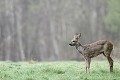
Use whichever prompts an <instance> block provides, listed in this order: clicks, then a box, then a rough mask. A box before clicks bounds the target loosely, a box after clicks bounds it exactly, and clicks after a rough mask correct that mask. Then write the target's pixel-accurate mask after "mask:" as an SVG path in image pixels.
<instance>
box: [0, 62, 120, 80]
mask: <svg viewBox="0 0 120 80" xmlns="http://www.w3.org/2000/svg"><path fill="white" fill-rule="evenodd" d="M0 80H120V62H119V61H116V62H115V63H114V72H113V73H110V72H109V65H108V62H107V61H92V63H91V70H90V73H85V63H84V62H76V61H66V62H64V61H63V62H33V63H28V62H17V63H14V62H0Z"/></svg>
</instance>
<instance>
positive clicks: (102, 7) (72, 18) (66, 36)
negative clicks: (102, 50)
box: [0, 0, 120, 61]
mask: <svg viewBox="0 0 120 80" xmlns="http://www.w3.org/2000/svg"><path fill="white" fill-rule="evenodd" d="M119 8H120V0H0V60H12V61H26V60H27V61H28V60H37V61H54V60H82V56H81V55H80V54H79V53H78V52H77V51H76V49H75V48H73V47H70V46H69V45H68V44H69V43H70V41H71V39H72V38H73V35H74V34H75V33H76V32H77V33H82V36H81V40H80V41H81V43H82V44H88V43H91V42H94V41H97V40H101V39H106V40H110V41H112V42H113V43H114V51H113V56H114V58H119V57H120V49H119V48H120V43H119V41H120V37H119V36H120V31H119V30H120V27H119V26H120V9H119ZM100 59H102V57H100Z"/></svg>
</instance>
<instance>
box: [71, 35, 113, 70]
mask: <svg viewBox="0 0 120 80" xmlns="http://www.w3.org/2000/svg"><path fill="white" fill-rule="evenodd" d="M80 36H81V33H80V34H75V35H74V38H73V39H72V41H71V43H70V44H69V45H70V46H75V47H76V49H77V50H78V51H79V53H81V54H82V55H83V57H84V59H85V62H86V72H87V70H89V69H90V62H91V58H93V57H96V56H98V55H100V54H103V55H104V56H105V57H106V58H107V60H108V62H109V65H110V72H113V60H112V58H111V57H110V54H111V51H112V50H113V44H112V43H111V42H110V41H107V40H99V41H96V42H94V43H91V44H86V45H81V43H80V41H79V38H80Z"/></svg>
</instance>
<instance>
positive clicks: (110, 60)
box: [103, 52, 113, 72]
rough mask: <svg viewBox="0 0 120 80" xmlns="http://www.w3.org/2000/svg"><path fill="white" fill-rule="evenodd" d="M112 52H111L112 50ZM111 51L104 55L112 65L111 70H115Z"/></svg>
mask: <svg viewBox="0 0 120 80" xmlns="http://www.w3.org/2000/svg"><path fill="white" fill-rule="evenodd" d="M110 53H111V52H110ZM110 53H108V54H104V53H103V55H104V56H105V57H106V58H107V60H108V62H109V65H110V72H113V59H112V58H111V57H110Z"/></svg>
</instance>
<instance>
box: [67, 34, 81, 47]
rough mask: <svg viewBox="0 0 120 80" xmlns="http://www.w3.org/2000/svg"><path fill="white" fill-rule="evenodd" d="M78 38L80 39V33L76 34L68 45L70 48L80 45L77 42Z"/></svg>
mask: <svg viewBox="0 0 120 80" xmlns="http://www.w3.org/2000/svg"><path fill="white" fill-rule="evenodd" d="M80 37H81V33H79V34H78V33H76V34H75V35H74V37H73V39H72V40H71V43H70V44H69V45H70V46H78V45H79V44H80V41H79V39H80Z"/></svg>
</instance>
